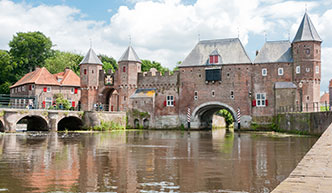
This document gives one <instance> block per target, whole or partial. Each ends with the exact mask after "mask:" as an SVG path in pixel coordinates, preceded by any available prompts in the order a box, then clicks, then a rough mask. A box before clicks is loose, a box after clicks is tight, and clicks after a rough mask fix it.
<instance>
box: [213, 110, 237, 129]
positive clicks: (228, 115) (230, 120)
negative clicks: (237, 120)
mask: <svg viewBox="0 0 332 193" xmlns="http://www.w3.org/2000/svg"><path fill="white" fill-rule="evenodd" d="M217 115H219V116H222V117H224V118H225V123H226V128H227V129H228V128H229V126H230V125H231V124H232V123H233V122H234V119H233V116H232V114H231V113H230V112H229V111H228V110H226V109H221V110H220V111H218V112H217Z"/></svg>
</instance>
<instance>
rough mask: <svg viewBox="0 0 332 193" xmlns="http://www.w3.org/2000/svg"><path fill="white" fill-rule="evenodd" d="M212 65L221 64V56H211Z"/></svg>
mask: <svg viewBox="0 0 332 193" xmlns="http://www.w3.org/2000/svg"><path fill="white" fill-rule="evenodd" d="M210 64H219V56H218V55H214V56H210Z"/></svg>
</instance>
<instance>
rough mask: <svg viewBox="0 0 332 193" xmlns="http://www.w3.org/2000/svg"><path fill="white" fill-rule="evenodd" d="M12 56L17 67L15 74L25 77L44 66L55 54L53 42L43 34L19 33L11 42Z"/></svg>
mask: <svg viewBox="0 0 332 193" xmlns="http://www.w3.org/2000/svg"><path fill="white" fill-rule="evenodd" d="M9 47H10V51H9V53H10V55H11V56H12V57H13V60H14V62H16V64H17V66H16V68H15V69H14V73H16V74H18V75H21V76H23V75H24V74H26V73H28V72H29V71H32V70H34V69H35V67H36V66H41V67H42V66H44V65H45V60H46V59H47V58H48V57H50V56H51V55H52V54H53V51H52V50H51V48H52V41H51V40H50V38H48V37H46V36H45V35H44V34H43V33H41V32H27V33H23V32H18V33H17V34H16V35H14V37H13V40H12V41H10V42H9Z"/></svg>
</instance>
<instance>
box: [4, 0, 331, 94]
mask: <svg viewBox="0 0 332 193" xmlns="http://www.w3.org/2000/svg"><path fill="white" fill-rule="evenodd" d="M306 8H307V10H308V13H309V16H310V18H311V20H312V21H313V23H314V25H315V27H316V29H317V31H318V33H319V35H320V36H321V38H322V39H323V44H322V84H321V91H327V90H328V81H329V79H330V78H332V32H331V29H332V22H331V21H332V1H331V0H329V1H327V0H316V1H297V0H293V1H288V0H232V1H230V0H95V1H92V0H23V1H22V0H0V27H1V30H0V49H6V50H8V42H9V41H10V40H11V39H12V37H13V35H14V34H15V33H16V32H27V31H41V32H43V33H44V34H45V35H46V36H48V37H50V38H51V40H52V42H53V44H54V49H59V50H63V51H71V52H75V53H78V54H82V55H84V54H85V53H86V52H87V51H88V49H89V47H90V40H91V41H92V47H93V48H94V50H95V51H96V52H97V53H98V54H99V53H100V54H106V55H109V56H112V57H114V58H115V59H118V58H119V57H120V56H121V54H122V53H123V52H124V50H125V48H126V47H127V46H128V45H129V37H131V42H132V45H133V47H134V48H135V50H136V52H137V54H138V55H139V57H140V58H141V59H149V60H155V61H159V62H161V63H162V65H164V66H166V67H168V68H170V69H172V68H173V67H174V66H175V65H176V62H177V61H183V60H184V58H185V57H186V55H188V54H189V52H190V51H191V49H192V48H193V47H194V46H195V44H196V43H197V42H198V39H201V40H205V39H216V38H218V39H222V38H234V37H240V39H241V41H242V43H243V45H244V46H245V48H246V51H247V52H248V54H249V56H250V57H251V59H252V60H254V57H255V51H256V50H259V49H261V47H262V46H263V44H264V42H265V39H267V40H268V41H269V40H270V41H271V40H288V39H290V40H291V41H292V40H293V38H294V36H295V33H296V31H297V29H298V27H299V24H300V22H301V19H302V17H303V15H304V12H305V9H306Z"/></svg>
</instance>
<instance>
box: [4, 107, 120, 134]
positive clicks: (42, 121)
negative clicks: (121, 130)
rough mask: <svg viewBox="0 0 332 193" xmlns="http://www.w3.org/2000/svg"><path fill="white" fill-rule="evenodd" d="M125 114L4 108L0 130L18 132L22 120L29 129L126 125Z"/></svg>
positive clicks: (52, 129)
mask: <svg viewBox="0 0 332 193" xmlns="http://www.w3.org/2000/svg"><path fill="white" fill-rule="evenodd" d="M125 116H126V115H125V113H122V112H116V113H112V112H91V111H86V112H84V111H59V110H41V109H36V110H29V109H2V110H0V131H2V132H16V130H17V129H18V124H19V123H20V122H22V120H24V121H23V123H25V124H27V130H28V131H36V130H37V131H58V130H65V129H68V130H75V129H79V128H82V127H83V126H84V127H93V126H98V125H100V123H101V122H103V121H104V122H107V121H109V122H113V123H116V125H118V126H119V127H125V126H126V125H125V124H126V122H125Z"/></svg>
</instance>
